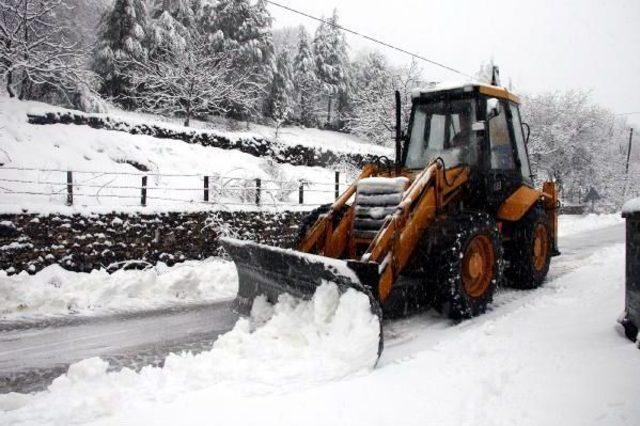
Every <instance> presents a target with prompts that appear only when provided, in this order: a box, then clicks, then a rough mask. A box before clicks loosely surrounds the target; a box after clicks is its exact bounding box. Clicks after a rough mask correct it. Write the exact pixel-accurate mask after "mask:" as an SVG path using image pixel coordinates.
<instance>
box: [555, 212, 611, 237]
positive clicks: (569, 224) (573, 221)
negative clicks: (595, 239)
mask: <svg viewBox="0 0 640 426" xmlns="http://www.w3.org/2000/svg"><path fill="white" fill-rule="evenodd" d="M623 222H624V219H622V217H621V216H620V214H619V213H613V214H588V215H586V216H577V215H575V216H574V215H560V216H559V217H558V236H559V237H564V236H567V235H573V234H580V233H582V232H588V231H593V230H595V229H600V228H606V227H607V226H613V225H617V224H619V223H623Z"/></svg>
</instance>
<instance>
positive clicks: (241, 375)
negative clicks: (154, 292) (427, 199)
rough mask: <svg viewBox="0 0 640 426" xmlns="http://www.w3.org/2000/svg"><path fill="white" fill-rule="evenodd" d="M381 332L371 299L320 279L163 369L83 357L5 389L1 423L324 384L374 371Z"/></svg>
mask: <svg viewBox="0 0 640 426" xmlns="http://www.w3.org/2000/svg"><path fill="white" fill-rule="evenodd" d="M379 331H380V324H379V322H378V317H377V316H376V315H374V314H372V313H371V311H370V307H369V299H368V297H367V296H365V295H364V294H362V293H359V292H356V291H355V290H348V291H347V292H346V293H344V294H342V295H340V294H339V291H338V288H337V286H336V285H335V284H330V283H326V284H324V285H322V286H321V287H319V288H318V290H317V291H316V294H315V295H314V297H313V299H312V300H311V301H308V302H304V301H303V302H301V301H299V300H296V299H293V298H291V297H289V296H283V297H281V298H280V301H279V302H278V303H277V304H276V305H275V306H271V305H269V304H268V303H267V302H266V300H264V299H259V300H258V301H257V303H256V304H254V309H253V312H252V316H251V318H250V319H244V318H243V319H240V320H239V321H238V322H237V323H236V326H235V327H234V329H233V330H232V331H230V332H228V333H226V334H225V335H223V336H221V337H220V338H219V339H218V340H217V341H216V342H215V343H214V344H213V348H212V349H211V350H210V351H206V352H203V353H200V354H197V355H191V354H180V355H171V356H169V357H168V358H167V360H166V361H165V365H164V367H163V368H156V367H145V368H143V369H142V370H141V371H140V372H139V373H135V372H134V371H132V370H128V369H125V370H122V371H120V372H117V373H107V372H106V370H107V363H106V362H104V361H102V360H100V359H98V358H92V359H88V360H85V361H81V362H79V363H76V364H74V365H72V366H71V367H70V368H69V370H68V372H67V374H65V375H63V376H61V377H59V378H57V379H56V380H55V381H54V382H53V383H52V384H51V386H50V387H49V389H48V390H47V391H45V392H41V393H38V394H35V395H31V396H26V395H18V394H7V395H0V422H5V421H6V422H8V423H11V424H20V423H30V424H42V423H49V424H74V423H84V422H87V421H90V420H93V419H96V418H100V417H103V416H110V415H113V414H115V413H117V412H118V411H120V410H123V409H126V408H129V409H135V407H137V406H138V404H140V403H143V404H157V403H162V402H167V401H171V400H174V399H175V398H177V397H179V396H180V395H182V394H184V393H187V392H194V391H197V390H200V389H207V390H208V391H210V392H215V393H218V394H227V395H232V394H235V395H238V396H239V395H262V394H265V393H266V394H269V393H272V392H274V391H275V392H279V389H284V388H286V389H289V390H291V389H293V388H300V387H305V386H309V385H310V384H311V383H314V382H315V383H324V382H327V381H331V380H336V379H340V378H343V377H347V376H351V375H353V374H357V373H358V372H363V371H368V370H370V369H371V368H372V367H373V365H374V364H375V361H376V359H377V355H378V334H379ZM210 402H211V403H212V404H213V405H212V406H215V400H212V401H210ZM2 410H8V411H4V412H3V411H2ZM254 415H256V416H258V417H259V416H260V414H259V413H254ZM144 423H146V422H144ZM178 423H180V422H178ZM207 423H210V422H209V421H207ZM225 424H226V422H225Z"/></svg>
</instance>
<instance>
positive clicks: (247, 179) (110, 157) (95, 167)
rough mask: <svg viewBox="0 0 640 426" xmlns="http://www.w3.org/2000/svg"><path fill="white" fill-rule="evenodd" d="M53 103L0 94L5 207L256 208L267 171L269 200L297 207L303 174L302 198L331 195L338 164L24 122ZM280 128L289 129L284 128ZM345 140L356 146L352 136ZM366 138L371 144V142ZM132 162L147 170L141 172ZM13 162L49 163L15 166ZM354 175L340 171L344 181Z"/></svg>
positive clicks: (317, 136)
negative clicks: (69, 190) (206, 193)
mask: <svg viewBox="0 0 640 426" xmlns="http://www.w3.org/2000/svg"><path fill="white" fill-rule="evenodd" d="M52 109H53V110H55V109H56V108H55V107H51V106H49V105H46V104H40V103H37V102H20V101H18V100H15V99H9V98H7V97H6V96H0V111H1V112H2V114H0V164H3V166H0V193H1V194H2V197H0V212H20V211H21V210H22V209H28V210H29V211H32V212H44V213H46V212H83V211H87V210H90V211H103V210H106V211H109V210H113V209H116V210H127V211H129V210H142V211H147V212H152V211H155V210H187V209H189V210H190V209H212V208H216V207H218V208H228V209H241V208H253V207H252V206H253V203H254V200H255V195H254V189H255V186H256V184H255V181H254V180H255V179H256V178H260V179H262V185H261V188H262V197H261V200H262V204H263V205H265V206H270V205H271V206H275V205H277V206H280V207H281V208H282V207H283V206H284V207H287V206H288V207H292V208H296V207H297V203H298V186H299V181H300V180H304V181H306V182H308V184H306V185H305V204H316V205H317V204H323V203H327V202H330V201H332V200H333V198H334V170H328V169H324V168H321V167H303V166H291V165H286V164H285V165H283V164H274V163H273V162H270V161H269V160H267V159H263V158H258V157H255V156H252V155H249V154H245V153H242V152H240V151H234V150H221V149H218V148H212V147H204V146H201V145H197V144H188V143H185V142H182V141H177V140H170V139H157V138H153V137H150V136H144V135H131V134H128V133H125V132H119V131H107V130H97V129H92V128H90V127H88V126H77V125H65V124H57V125H47V126H39V125H31V124H28V123H27V121H26V120H27V117H26V114H27V112H30V111H34V110H35V111H37V110H52ZM283 132H284V133H283V135H284V134H288V133H287V129H283ZM292 132H293V133H291V134H290V137H291V140H292V141H294V140H295V141H302V140H306V139H308V137H307V134H309V135H310V136H309V138H311V139H313V140H315V141H316V142H318V143H320V142H321V141H322V140H323V136H324V135H325V134H326V135H329V134H333V133H335V132H324V131H320V130H318V131H310V130H309V129H304V130H300V131H299V132H298V131H294V130H292ZM339 135H341V136H340V137H341V138H343V140H346V139H345V138H346V136H344V135H342V134H339ZM298 138H299V139H298ZM332 138H334V139H335V140H338V139H339V137H338V136H335V135H333V136H328V137H327V139H328V140H331V139H332ZM354 144H356V145H359V146H360V145H362V144H357V143H355V142H354ZM336 145H338V143H337V142H336ZM344 146H345V147H351V145H349V144H348V143H345V144H344ZM364 146H365V147H367V148H366V150H368V151H367V152H369V151H371V145H364ZM349 149H350V148H349ZM360 149H363V148H360ZM354 150H356V148H354ZM135 166H138V167H139V166H143V167H145V168H147V169H148V170H149V171H148V172H141V171H140V170H138V168H136V167H135ZM14 167H17V168H35V169H47V170H50V171H33V170H13V169H10V168H14ZM67 170H72V171H74V177H73V179H74V185H75V188H74V206H73V207H71V208H67V207H65V205H64V204H65V200H66V171H67ZM142 175H149V181H148V183H147V185H148V194H147V198H148V207H146V208H144V209H142V208H141V207H140V186H141V177H142ZM204 175H208V176H212V177H211V180H210V186H211V195H210V199H211V201H212V202H211V203H207V204H203V188H204V183H203V179H204V178H203V176H204ZM216 176H222V177H216ZM351 178H352V176H350V175H349V174H345V173H342V189H345V186H344V185H345V184H346V182H349V181H350V179H351ZM12 192H13V193H12ZM15 192H28V193H30V194H17V193H15ZM216 202H220V203H221V204H222V205H219V204H216ZM236 203H237V204H236ZM306 208H309V207H306Z"/></svg>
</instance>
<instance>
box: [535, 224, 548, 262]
mask: <svg viewBox="0 0 640 426" xmlns="http://www.w3.org/2000/svg"><path fill="white" fill-rule="evenodd" d="M549 249H550V245H549V234H548V232H547V229H546V228H545V226H544V225H543V224H541V223H539V224H538V225H537V226H536V228H535V233H534V237H533V267H534V268H535V269H536V271H540V270H542V268H544V265H545V264H546V262H547V258H548V257H549Z"/></svg>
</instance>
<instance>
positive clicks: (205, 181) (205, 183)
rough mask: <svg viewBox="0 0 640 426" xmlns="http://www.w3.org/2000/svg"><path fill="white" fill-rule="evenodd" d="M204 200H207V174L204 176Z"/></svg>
mask: <svg viewBox="0 0 640 426" xmlns="http://www.w3.org/2000/svg"><path fill="white" fill-rule="evenodd" d="M204 201H205V202H206V201H209V176H205V177H204Z"/></svg>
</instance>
